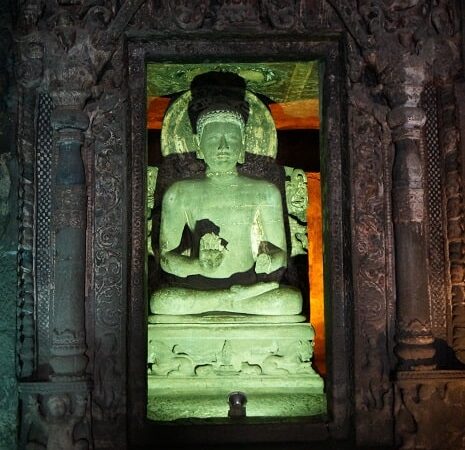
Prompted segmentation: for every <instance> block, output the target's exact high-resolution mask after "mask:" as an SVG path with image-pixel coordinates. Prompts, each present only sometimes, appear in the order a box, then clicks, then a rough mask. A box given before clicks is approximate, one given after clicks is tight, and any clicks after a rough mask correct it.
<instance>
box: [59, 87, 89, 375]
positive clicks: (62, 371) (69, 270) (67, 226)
mask: <svg viewBox="0 0 465 450" xmlns="http://www.w3.org/2000/svg"><path fill="white" fill-rule="evenodd" d="M51 96H52V98H53V101H54V104H55V110H54V111H53V113H52V118H51V120H52V125H53V128H54V130H56V133H57V144H56V146H55V151H56V152H57V155H56V159H55V160H56V168H55V183H54V185H55V191H54V193H53V200H52V214H53V216H52V236H53V238H54V239H55V246H56V255H55V271H54V283H55V296H54V313H53V318H52V320H53V326H52V329H53V334H52V346H51V354H52V357H51V360H50V364H51V367H52V372H53V373H52V375H51V379H52V380H55V381H59V380H61V381H63V380H70V379H83V378H84V377H85V369H86V365H87V357H86V356H85V351H86V345H85V310H84V308H85V305H84V299H85V266H86V264H85V256H86V214H87V201H86V177H85V170H84V164H83V160H82V157H81V145H82V142H83V131H85V130H86V129H87V127H88V125H89V119H88V116H87V114H86V113H84V112H83V110H82V108H83V107H84V103H85V101H86V99H87V97H88V93H87V92H79V91H72V90H67V89H62V90H56V91H52V92H51Z"/></svg>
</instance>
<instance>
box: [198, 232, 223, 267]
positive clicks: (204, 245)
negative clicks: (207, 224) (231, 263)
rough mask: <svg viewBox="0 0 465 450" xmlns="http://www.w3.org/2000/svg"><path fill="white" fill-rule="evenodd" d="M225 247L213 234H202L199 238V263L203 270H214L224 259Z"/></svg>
mask: <svg viewBox="0 0 465 450" xmlns="http://www.w3.org/2000/svg"><path fill="white" fill-rule="evenodd" d="M225 251H226V247H225V246H224V245H223V242H222V240H221V238H220V237H219V236H218V235H216V234H215V233H207V234H204V235H203V236H202V237H201V238H200V247H199V262H200V266H201V267H202V268H203V269H216V268H217V267H219V266H220V264H221V263H222V262H223V259H224V253H225Z"/></svg>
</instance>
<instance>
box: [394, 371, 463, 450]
mask: <svg viewBox="0 0 465 450" xmlns="http://www.w3.org/2000/svg"><path fill="white" fill-rule="evenodd" d="M464 383H465V377H464V374H463V372H455V371H435V372H425V373H423V374H421V373H418V372H416V373H406V372H401V373H399V375H398V378H397V381H396V404H395V420H396V444H397V445H398V447H399V448H401V449H405V450H410V449H418V448H424V449H434V450H448V449H451V450H452V449H454V450H455V449H459V448H463V446H464V444H465V441H464V433H463V425H464V418H465V398H464V392H465V390H464V387H465V386H464ZM432 411H434V414H432V413H431V412H432Z"/></svg>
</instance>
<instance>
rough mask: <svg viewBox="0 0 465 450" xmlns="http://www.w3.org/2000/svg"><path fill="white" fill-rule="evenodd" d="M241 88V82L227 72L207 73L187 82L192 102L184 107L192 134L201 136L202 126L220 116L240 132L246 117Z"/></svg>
mask: <svg viewBox="0 0 465 450" xmlns="http://www.w3.org/2000/svg"><path fill="white" fill-rule="evenodd" d="M245 89H246V83H245V80H244V79H243V78H242V77H240V76H239V75H236V74H234V73H231V72H207V73H204V74H201V75H198V76H196V77H195V78H194V79H193V80H192V83H191V94H192V99H191V101H190V102H189V107H188V114H189V120H190V123H191V126H192V130H193V132H194V133H195V134H199V132H200V134H201V131H202V130H203V128H204V127H205V125H206V123H208V122H211V121H213V120H217V119H218V118H220V116H222V117H223V118H227V119H228V120H231V121H236V122H237V123H238V125H239V126H240V127H241V129H242V130H244V128H245V125H246V124H247V120H248V118H249V103H248V102H247V101H246V100H245ZM225 115H226V117H225Z"/></svg>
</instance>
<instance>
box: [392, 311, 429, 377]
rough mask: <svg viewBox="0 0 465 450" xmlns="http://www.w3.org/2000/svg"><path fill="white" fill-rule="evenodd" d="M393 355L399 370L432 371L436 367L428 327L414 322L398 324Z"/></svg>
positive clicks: (416, 321)
mask: <svg viewBox="0 0 465 450" xmlns="http://www.w3.org/2000/svg"><path fill="white" fill-rule="evenodd" d="M396 338H397V345H396V348H395V353H396V355H397V357H398V359H399V368H400V370H432V369H434V368H435V367H436V361H435V355H436V349H435V347H434V338H433V336H432V334H431V333H430V331H429V329H428V327H427V326H426V325H424V324H422V323H421V322H420V321H418V320H415V321H413V322H411V323H409V324H405V323H403V322H401V323H399V330H398V333H397V336H396Z"/></svg>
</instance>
